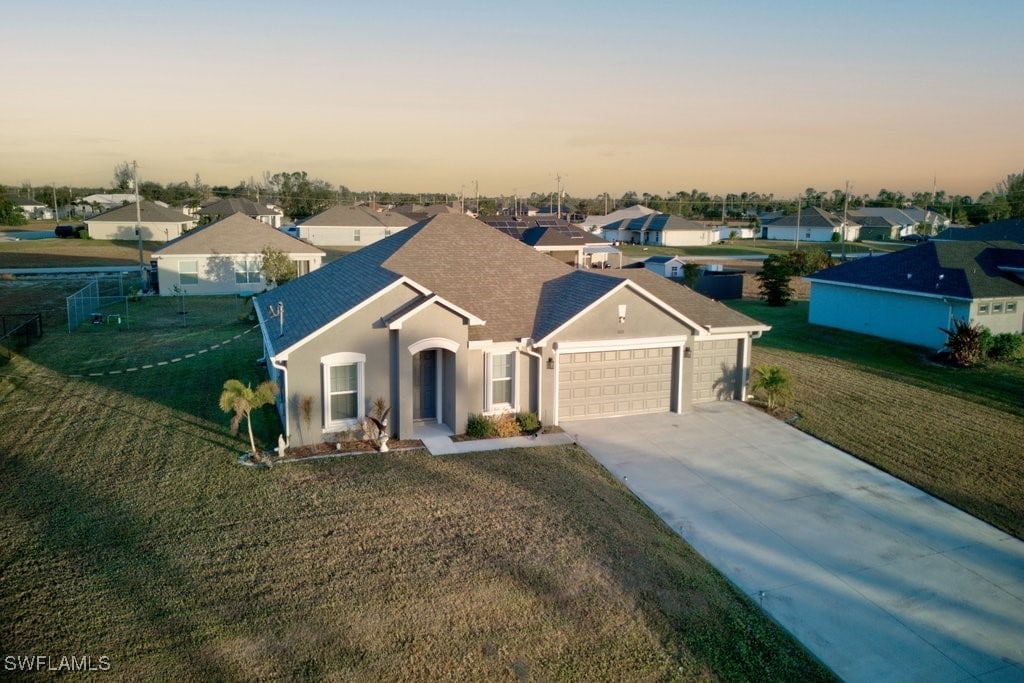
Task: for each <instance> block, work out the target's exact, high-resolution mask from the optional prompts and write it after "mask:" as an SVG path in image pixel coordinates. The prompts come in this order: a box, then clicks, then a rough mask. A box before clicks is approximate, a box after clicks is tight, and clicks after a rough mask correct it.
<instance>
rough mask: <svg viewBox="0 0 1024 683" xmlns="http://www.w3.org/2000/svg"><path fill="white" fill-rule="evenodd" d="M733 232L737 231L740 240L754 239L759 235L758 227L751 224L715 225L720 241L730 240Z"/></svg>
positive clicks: (717, 238)
mask: <svg viewBox="0 0 1024 683" xmlns="http://www.w3.org/2000/svg"><path fill="white" fill-rule="evenodd" d="M733 233H736V239H738V240H752V239H754V238H755V237H757V229H756V228H752V227H750V226H749V225H718V226H715V240H716V241H718V242H724V241H726V240H728V239H729V238H730V237H731V236H732V234H733Z"/></svg>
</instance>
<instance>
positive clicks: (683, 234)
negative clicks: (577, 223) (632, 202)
mask: <svg viewBox="0 0 1024 683" xmlns="http://www.w3.org/2000/svg"><path fill="white" fill-rule="evenodd" d="M601 232H602V233H603V235H604V238H605V239H606V240H609V241H611V242H627V243H629V244H650V245H656V246H662V247H688V246H699V245H705V244H713V243H714V242H715V240H716V234H717V233H716V231H715V229H714V228H710V227H708V226H706V225H704V224H703V223H698V222H697V221H691V220H689V219H687V218H682V217H681V216H673V215H670V214H667V213H653V214H649V215H646V216H641V217H639V218H633V219H631V220H620V221H616V222H614V223H609V224H608V225H606V226H604V227H603V228H602V229H601Z"/></svg>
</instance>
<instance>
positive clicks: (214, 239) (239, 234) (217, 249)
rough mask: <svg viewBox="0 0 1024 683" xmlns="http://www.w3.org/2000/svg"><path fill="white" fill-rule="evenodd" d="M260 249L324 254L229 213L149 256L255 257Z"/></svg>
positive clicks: (250, 220) (290, 252)
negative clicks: (218, 255)
mask: <svg viewBox="0 0 1024 683" xmlns="http://www.w3.org/2000/svg"><path fill="white" fill-rule="evenodd" d="M264 247H272V248H274V249H277V250H279V251H283V252H284V253H286V254H320V255H321V256H322V255H323V254H324V252H322V251H320V250H319V249H317V248H316V247H314V246H311V245H309V244H306V243H305V242H303V241H302V240H299V239H296V238H294V237H292V236H291V235H287V234H285V233H283V232H281V231H280V230H277V229H276V228H272V227H270V226H269V225H267V224H265V223H261V222H260V221H258V220H256V219H255V218H249V217H248V216H246V215H245V214H242V213H234V214H231V215H230V216H228V217H227V218H223V219H221V220H219V221H217V222H216V223H210V224H209V225H206V226H203V227H201V228H198V229H196V230H192V231H191V232H186V233H185V234H184V235H181V236H180V237H175V238H174V239H173V240H171V241H170V242H168V243H167V244H165V245H164V246H162V247H161V248H159V249H157V250H156V251H155V252H153V253H154V254H159V255H161V256H169V255H174V254H258V253H260V252H261V251H263V249H264Z"/></svg>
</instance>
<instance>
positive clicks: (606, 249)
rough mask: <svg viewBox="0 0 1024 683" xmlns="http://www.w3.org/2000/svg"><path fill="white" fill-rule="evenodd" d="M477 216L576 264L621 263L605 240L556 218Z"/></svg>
mask: <svg viewBox="0 0 1024 683" xmlns="http://www.w3.org/2000/svg"><path fill="white" fill-rule="evenodd" d="M478 220H480V221H481V222H482V223H486V224H487V225H489V226H491V227H492V228H494V229H496V230H498V231H499V232H502V233H504V234H506V235H508V236H509V237H512V238H513V239H517V240H519V241H521V242H523V243H524V244H528V245H530V246H531V247H533V248H534V249H536V250H537V251H539V252H541V253H544V254H548V255H549V256H553V257H554V258H556V259H558V260H560V261H563V262H564V263H568V264H569V265H571V266H576V267H577V268H611V267H617V268H621V267H622V252H621V251H619V250H618V249H616V248H615V247H613V246H612V245H611V243H610V242H608V240H606V239H604V238H603V237H600V236H599V235H595V234H593V233H591V232H588V231H586V230H584V229H583V228H581V227H579V226H578V225H573V224H572V223H570V222H569V221H566V220H562V219H560V218H548V217H525V218H515V217H510V216H490V217H486V218H479V219H478Z"/></svg>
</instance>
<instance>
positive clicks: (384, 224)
mask: <svg viewBox="0 0 1024 683" xmlns="http://www.w3.org/2000/svg"><path fill="white" fill-rule="evenodd" d="M412 224H413V220H412V219H411V218H409V217H408V216H403V215H402V214H400V213H395V212H393V211H388V210H384V209H381V210H374V209H372V208H370V207H368V206H332V207H331V208H329V209H327V210H326V211H323V212H321V213H318V214H317V215H315V216H313V217H312V218H309V219H307V220H306V221H304V222H302V223H300V224H299V226H298V227H299V238H301V239H304V240H306V241H307V242H309V243H310V244H315V245H317V246H321V247H324V246H341V247H365V246H366V245H367V244H373V243H374V242H377V241H379V240H382V239H384V238H385V237H390V236H391V235H392V234H394V233H396V232H399V231H400V230H403V229H404V228H407V227H409V226H410V225H412Z"/></svg>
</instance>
